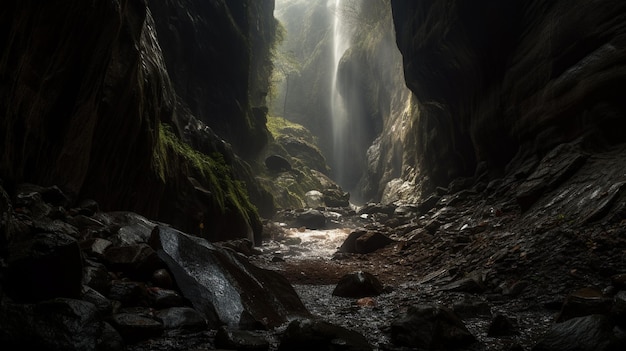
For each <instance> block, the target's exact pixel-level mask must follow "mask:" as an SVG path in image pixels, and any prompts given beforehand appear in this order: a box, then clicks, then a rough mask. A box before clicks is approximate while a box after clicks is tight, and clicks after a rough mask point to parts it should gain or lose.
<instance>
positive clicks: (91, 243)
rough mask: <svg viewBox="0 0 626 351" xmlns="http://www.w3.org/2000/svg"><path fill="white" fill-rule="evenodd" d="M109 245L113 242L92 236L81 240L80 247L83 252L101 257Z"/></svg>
mask: <svg viewBox="0 0 626 351" xmlns="http://www.w3.org/2000/svg"><path fill="white" fill-rule="evenodd" d="M111 245H113V243H112V242H110V241H109V240H106V239H101V238H92V239H87V240H83V241H81V242H80V249H81V250H82V252H83V253H84V254H87V255H90V256H94V257H96V258H99V259H101V258H103V257H104V252H105V251H106V249H108V248H109V247H110V246H111Z"/></svg>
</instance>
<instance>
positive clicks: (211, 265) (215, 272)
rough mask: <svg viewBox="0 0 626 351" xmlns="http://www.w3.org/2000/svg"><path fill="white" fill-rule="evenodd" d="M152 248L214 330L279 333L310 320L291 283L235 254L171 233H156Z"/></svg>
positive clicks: (169, 230) (161, 229) (164, 229)
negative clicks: (290, 321) (295, 319)
mask: <svg viewBox="0 0 626 351" xmlns="http://www.w3.org/2000/svg"><path fill="white" fill-rule="evenodd" d="M150 244H151V246H152V247H153V248H154V249H155V250H156V251H157V253H158V255H159V257H161V258H162V259H163V260H164V261H165V262H166V264H167V266H168V269H169V271H170V272H171V273H172V275H173V276H174V279H175V281H176V284H177V286H178V287H179V288H180V290H181V292H182V294H183V296H184V297H185V298H186V299H187V300H189V301H190V302H191V304H192V306H193V307H194V309H196V310H197V311H199V312H200V313H202V314H203V316H204V317H205V319H206V320H207V321H208V323H209V326H210V327H215V326H218V325H220V324H222V323H225V324H226V325H228V326H229V327H231V328H242V329H247V328H259V327H269V328H271V327H275V326H278V325H280V324H282V323H284V322H286V321H287V318H288V317H290V316H297V315H300V316H303V315H308V311H307V310H306V308H305V307H304V305H303V304H302V301H300V298H299V297H298V294H297V293H296V292H295V290H294V289H293V287H292V286H291V285H290V284H289V282H288V281H287V280H286V279H285V278H284V277H283V276H282V275H280V274H279V273H276V272H274V271H269V270H265V269H261V268H258V267H256V266H254V265H252V264H250V262H248V261H247V259H245V257H243V256H241V255H238V254H235V253H234V252H232V251H231V250H225V249H222V248H219V247H217V246H215V245H213V244H211V243H209V242H208V241H206V240H204V239H201V238H197V237H192V236H189V235H187V234H184V233H182V232H179V231H176V230H174V229H172V228H168V227H162V226H158V227H157V228H155V230H154V233H153V235H152V238H151V239H150Z"/></svg>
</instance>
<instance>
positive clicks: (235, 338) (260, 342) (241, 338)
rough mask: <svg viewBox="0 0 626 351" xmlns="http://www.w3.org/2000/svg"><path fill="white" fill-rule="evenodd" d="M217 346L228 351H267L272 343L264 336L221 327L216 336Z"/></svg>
mask: <svg viewBox="0 0 626 351" xmlns="http://www.w3.org/2000/svg"><path fill="white" fill-rule="evenodd" d="M215 346H216V347H218V348H220V349H227V350H246V351H267V350H269V348H270V343H269V341H267V339H265V338H264V337H263V336H261V335H256V334H253V333H252V332H250V331H246V330H229V329H227V328H225V327H220V328H219V329H218V330H217V334H216V335H215Z"/></svg>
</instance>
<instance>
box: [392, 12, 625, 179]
mask: <svg viewBox="0 0 626 351" xmlns="http://www.w3.org/2000/svg"><path fill="white" fill-rule="evenodd" d="M392 9H393V16H394V23H395V27H396V32H397V44H398V47H399V48H400V50H401V52H402V54H403V59H404V69H405V78H406V81H407V85H408V87H409V88H410V89H411V90H412V91H413V92H414V93H415V95H416V97H417V99H418V100H419V102H420V117H419V121H417V126H416V133H417V135H416V137H415V139H416V140H415V142H416V145H414V147H415V148H416V149H417V150H419V151H418V155H419V156H418V159H417V162H419V163H421V165H422V167H423V169H424V170H425V171H426V173H427V174H428V175H430V176H431V178H432V180H433V181H434V183H435V184H437V185H444V186H445V185H447V183H448V182H449V181H450V180H451V179H453V178H455V177H459V176H471V175H473V174H474V172H475V169H476V167H477V165H479V164H480V163H481V162H484V163H483V165H486V166H487V169H489V170H490V171H491V174H492V175H496V176H497V175H499V174H500V175H501V174H502V173H503V172H505V171H506V170H507V169H506V167H507V165H508V167H509V169H508V170H511V169H514V168H515V167H516V165H519V164H520V163H521V162H523V161H524V160H527V159H529V158H533V157H541V156H543V155H544V154H545V153H546V152H547V151H548V150H550V149H552V148H553V147H554V146H556V145H557V144H559V143H562V142H567V141H571V140H573V139H575V138H577V137H579V136H582V135H584V134H589V135H592V139H593V140H594V142H601V143H617V142H623V141H624V134H623V133H620V132H618V130H624V127H625V126H626V118H625V113H626V104H625V102H624V101H625V100H624V99H623V98H621V97H620V95H621V93H620V88H619V87H620V86H623V85H624V83H626V69H625V64H626V41H625V38H626V4H625V3H624V2H623V1H619V0H602V1H594V2H589V1H582V0H581V1H548V0H545V1H544V0H534V1H506V2H503V1H495V0H493V1H492V0H483V1H472V2H465V1H454V0H438V1H408V0H392ZM590 140H591V139H590ZM408 147H412V146H408ZM512 160H514V162H511V161H512Z"/></svg>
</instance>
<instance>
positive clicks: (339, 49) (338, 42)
mask: <svg viewBox="0 0 626 351" xmlns="http://www.w3.org/2000/svg"><path fill="white" fill-rule="evenodd" d="M345 1H350V0H343V2H344V3H345ZM341 3H342V0H328V7H329V8H330V12H331V13H333V14H334V21H333V28H332V29H333V41H332V43H333V52H332V54H333V57H332V59H333V61H332V66H331V67H330V69H331V70H332V78H331V86H330V94H331V95H330V107H331V121H332V136H333V147H332V150H333V159H332V162H331V163H332V164H331V166H332V168H333V173H334V178H335V181H336V182H337V183H338V184H339V185H340V186H342V187H343V186H345V184H347V182H348V181H349V180H348V179H346V167H345V164H346V157H348V153H347V145H348V141H347V140H346V136H347V132H348V129H347V128H348V110H347V109H346V104H345V102H344V98H343V97H342V96H341V94H340V93H339V89H338V87H337V75H338V71H339V63H340V61H341V57H342V56H343V54H344V53H345V52H346V50H347V49H348V47H349V46H350V37H351V35H350V32H349V30H348V28H347V26H346V23H345V19H344V16H343V15H342V13H341V11H342V7H341Z"/></svg>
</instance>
